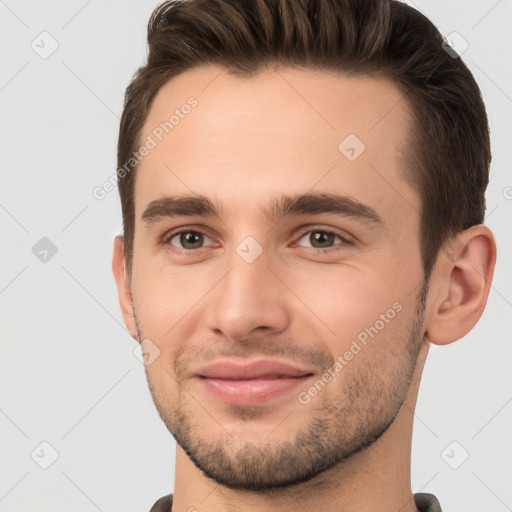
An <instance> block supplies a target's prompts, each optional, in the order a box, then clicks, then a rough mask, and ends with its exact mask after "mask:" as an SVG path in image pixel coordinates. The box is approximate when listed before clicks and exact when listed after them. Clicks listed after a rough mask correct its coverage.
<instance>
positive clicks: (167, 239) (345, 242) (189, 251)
mask: <svg viewBox="0 0 512 512" xmlns="http://www.w3.org/2000/svg"><path fill="white" fill-rule="evenodd" d="M183 233H195V234H201V235H205V236H207V237H208V238H210V237H209V236H208V235H207V234H206V233H205V232H203V231H200V230H198V229H180V230H178V231H172V232H170V233H167V234H166V235H164V238H163V240H162V243H163V244H164V245H167V246H168V247H167V249H168V250H169V251H170V252H172V253H174V254H178V255H180V256H181V255H185V256H192V254H193V253H195V252H197V251H199V250H200V249H204V247H199V248H197V249H178V248H176V247H174V246H173V245H171V244H170V241H171V240H172V239H173V238H174V237H175V236H177V235H181V234H183ZM308 233H323V234H327V235H334V236H337V237H338V238H340V239H341V240H342V243H341V246H342V247H338V248H334V247H330V248H327V249H317V248H315V247H311V249H312V250H313V251H315V252H316V253H317V254H320V253H321V254H329V253H331V252H336V251H338V250H342V248H343V246H345V245H353V243H354V242H352V241H351V240H349V239H348V238H347V237H346V235H345V234H343V233H341V232H339V231H335V230H329V229H318V228H314V229H309V230H307V231H304V232H303V233H302V234H301V235H300V237H299V238H298V241H300V240H302V239H303V238H304V236H305V235H307V234H308Z"/></svg>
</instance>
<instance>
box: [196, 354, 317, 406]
mask: <svg viewBox="0 0 512 512" xmlns="http://www.w3.org/2000/svg"><path fill="white" fill-rule="evenodd" d="M312 375H313V373H312V372H310V371H308V370H304V369H302V368H297V367H295V366H292V365H290V364H288V363H283V362H279V361H269V360H260V361H255V362H251V363H249V364H243V365H241V364H236V363H234V362H232V361H218V362H216V363H213V364H210V365H208V366H205V367H204V368H202V369H201V370H200V371H199V373H198V375H197V377H198V378H199V380H200V383H201V384H202V385H203V386H204V387H205V389H206V391H208V392H209V393H210V394H211V395H212V396H214V397H216V398H217V399H219V400H221V401H222V402H224V403H226V404H229V405H257V404H262V403H264V402H267V401H269V400H272V399H274V398H276V397H278V396H280V395H282V394H284V393H286V392H288V391H291V390H292V389H294V388H295V387H297V386H298V385H300V384H302V383H304V381H305V380H306V379H308V378H309V377H311V376H312Z"/></svg>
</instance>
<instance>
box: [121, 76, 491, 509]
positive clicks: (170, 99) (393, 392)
mask: <svg viewBox="0 0 512 512" xmlns="http://www.w3.org/2000/svg"><path fill="white" fill-rule="evenodd" d="M319 91H321V92H319ZM190 96H194V97H195V98H196V99H197V101H198V105H197V106H196V107H195V108H194V109H193V110H192V111H191V112H190V114H189V115H187V116H186V117H185V118H184V119H182V120H180V122H179V124H178V125H177V126H175V127H174V129H173V130H172V132H170V133H169V134H168V135H167V136H166V137H164V138H163V140H162V141H161V142H159V143H158V145H157V146H156V147H155V148H154V149H152V150H151V151H150V152H149V154H148V155H147V156H146V157H145V158H144V159H143V160H142V161H141V163H140V164H139V167H138V170H137V175H136V184H135V210H136V221H135V239H134V255H133V256H134V259H133V272H132V275H131V276H128V275H127V271H126V262H125V259H124V246H123V240H122V238H121V237H119V236H118V237H116V238H115V241H114V255H113V272H114V276H115V279H116V283H117V287H118V292H119V300H120V305H121V309H122V312H123V316H124V320H125V323H126V326H127V328H128V330H129V331H130V333H131V334H132V336H133V337H134V339H136V340H138V341H141V340H145V339H149V340H151V343H153V344H154V346H156V347H158V350H159V351H160V352H159V355H158V357H156V359H155V360H154V361H152V362H151V364H149V365H147V366H145V369H146V375H147V378H148V383H149V387H150V390H151V393H152V396H153V399H154V401H155V404H156V407H157V409H158V411H159V413H160V415H161V417H162V419H163V421H164V422H165V424H166V426H167V427H168V429H169V430H170V432H171V433H172V434H173V435H174V436H175V438H176V439H177V441H178V446H177V452H176V477H175V482H174V505H173V510H174V511H186V510H189V509H190V508H191V507H194V508H195V509H197V510H200V511H201V512H209V511H212V512H213V511H216V512H219V511H228V510H229V511H238V510H244V511H301V510H328V509H331V510H343V511H344V512H351V511H366V510H368V511H369V510H380V511H383V512H385V511H389V512H391V511H393V512H396V511H397V510H401V511H402V512H411V511H416V510H417V509H416V507H415V505H414V501H413V495H412V491H411V486H410V458H411V438H412V425H413V418H414V415H413V412H414V408H415V405H416V399H417V394H418V389H419V384H420V378H421V373H422V371H423V367H424V363H425V360H426V357H427V354H428V349H429V345H430V343H436V344H438V345H444V344H448V343H451V342H453V341H455V340H457V339H459V338H461V337H462V336H464V335H465V334H466V333H468V332H469V331H470V330H471V329H472V328H473V326H474V325H475V324H476V322H477V321H478V319H479V318H480V316H481V314H482V312H483V309H484V307H485V303H486V300H487V297H488V293H489V288H490V283H491V280H492V275H493V270H494V264H495V259H496V246H495V242H494V238H493V235H492V233H491V232H490V230H489V229H488V228H487V227H486V226H484V225H478V226H473V227H472V228H470V229H468V230H466V231H463V232H461V233H459V234H458V236H457V237H456V239H454V240H453V241H452V242H451V244H450V251H441V253H440V255H439V258H438V261H437V265H436V267H435V268H434V270H433V273H432V276H431V280H430V284H429V286H428V293H426V294H425V295H426V296H425V297H423V298H424V299H425V300H424V301H423V302H422V300H421V299H422V297H421V292H422V290H423V291H425V292H426V291H427V290H426V288H423V285H424V276H423V271H422V266H421V258H420V252H419V245H418V232H419V231H418V230H419V219H420V213H419V212H420V211H421V205H420V201H419V197H418V196H417V194H416V193H415V192H414V191H413V189H412V188H411V187H409V185H408V184H407V183H406V181H405V180H404V179H403V176H402V174H401V173H403V172H404V170H405V171H406V170H407V169H406V168H405V165H406V164H405V161H404V158H403V151H404V150H405V149H406V148H407V133H408V130H409V128H410V113H409V111H408V105H407V103H406V101H405V100H403V99H402V96H401V93H400V92H399V90H398V89H397V88H396V87H395V86H394V85H393V84H392V83H391V82H389V81H387V80H385V79H382V78H373V77H368V76H359V77H348V76H341V75H336V74H334V73H328V72H325V71H314V70H298V69H291V68H281V69H279V70H276V69H267V70H265V71H264V72H263V73H262V74H261V75H259V76H257V77H253V78H250V79H241V78H237V77H234V76H231V75H229V74H228V73H227V72H225V71H223V70H222V69H221V68H218V67H216V66H202V67H199V68H195V69H193V70H189V71H187V72H185V73H182V74H180V75H179V76H177V77H175V78H174V79H172V80H170V81H169V82H168V83H167V84H165V85H164V86H163V87H162V88H161V90H160V91H159V93H158V95H157V97H156V98H155V101H154V103H153V105H152V108H151V110H150V113H149V116H148V118H147V121H146V123H145V126H144V128H143V130H142V133H141V140H145V139H146V137H147V136H148V135H150V134H151V133H152V130H153V129H154V128H155V127H156V126H158V125H159V123H161V122H163V121H165V120H166V119H168V117H169V113H170V112H172V111H173V110H174V109H175V108H180V106H181V105H183V104H184V103H186V101H187V99H188V98H189V97H190ZM401 99H402V101H400V100H401ZM351 133H353V134H356V135H357V137H359V139H360V140H362V141H363V142H364V144H365V146H366V149H365V151H364V152H363V153H362V154H361V155H360V156H359V157H358V158H357V159H356V160H355V161H353V162H351V161H349V160H348V159H347V158H345V156H344V155H343V154H342V153H341V152H340V151H339V150H338V145H339V144H340V142H341V141H342V140H343V139H345V137H346V136H347V135H348V134H351ZM306 192H328V193H338V194H346V195H349V196H350V197H352V198H355V199H356V200H358V201H360V202H362V203H365V204H367V205H369V206H371V207H372V208H373V209H374V210H376V211H377V213H378V214H379V216H380V217H381V218H382V220H383V222H384V226H383V228H382V229H375V228H374V227H373V228H372V227H371V225H367V224H364V223H361V222H359V221H357V220H355V219H353V218H341V217H338V216H335V215H333V214H330V213H321V214H319V215H298V216H290V217H286V218H283V219H281V220H279V221H278V222H270V221H269V220H268V219H267V218H266V217H265V216H264V215H263V213H262V208H264V207H265V206H267V204H268V201H269V200H270V198H273V197H276V196H279V195H280V194H282V193H287V194H298V193H306ZM181 193H184V194H185V193H192V194H202V195H204V196H206V197H208V198H210V199H211V200H212V201H213V202H214V203H215V204H218V205H222V207H223V217H222V219H215V218H204V217H197V216H192V217H189V216H183V217H177V218H162V219H160V220H159V221H158V222H156V223H152V224H148V225H146V224H145V223H144V222H143V221H142V219H141V216H142V212H143V211H144V209H145V208H146V206H147V205H148V204H149V203H150V202H151V201H153V200H155V199H159V198H161V197H164V196H166V195H172V194H181ZM180 227H186V228H189V229H191V230H195V231H200V232H202V233H204V234H205V235H206V236H205V237H204V238H202V239H201V238H200V240H202V242H201V241H200V243H199V245H198V246H199V247H200V248H198V249H191V251H192V250H194V251H196V252H194V253H193V254H191V255H188V256H187V255H179V254H176V253H173V252H171V251H170V250H169V247H170V246H171V241H172V245H174V247H175V248H176V249H178V250H180V249H181V250H184V248H190V247H193V246H191V244H189V245H183V244H184V243H185V244H186V240H185V241H184V240H183V239H180V237H179V236H178V237H172V238H170V235H169V232H170V231H171V230H176V229H177V228H180ZM315 230H317V231H322V230H330V231H332V230H336V231H340V232H342V233H346V235H347V236H348V238H349V239H350V240H352V241H355V243H354V244H352V245H350V244H346V243H344V242H343V241H342V240H341V239H339V238H337V237H334V238H333V239H332V242H331V243H330V245H329V244H327V245H324V247H325V248H327V249H328V250H330V252H328V253H325V252H324V253H322V252H321V251H319V250H318V248H319V247H321V246H320V245H318V244H317V245H314V244H315V239H314V238H313V237H312V233H311V232H312V231H313V234H314V233H316V231H315ZM305 234H307V236H304V235H305ZM166 235H167V237H166ZM247 236H251V237H253V238H254V239H255V240H256V241H257V242H258V244H259V245H260V246H261V249H262V251H263V252H262V254H261V255H260V256H259V257H258V258H257V259H256V260H255V261H254V262H252V263H248V262H247V261H245V260H244V259H243V258H242V257H240V256H239V254H238V253H237V251H236V249H237V246H238V245H239V244H240V243H241V242H242V241H243V240H244V239H245V238H246V237H247ZM180 240H181V243H180ZM201 243H202V245H201ZM196 247H197V245H196ZM396 303H398V304H399V305H400V306H401V310H400V312H399V313H397V314H396V316H394V318H393V319H392V320H389V322H387V323H385V326H384V328H382V329H381V330H380V331H379V332H378V334H377V335H376V336H375V337H374V338H372V339H370V341H369V342H368V344H367V345H366V346H364V347H363V348H362V350H361V351H360V352H359V353H358V354H357V355H355V356H354V357H353V359H352V360H350V361H349V362H348V364H346V366H344V368H343V370H342V371H340V372H339V373H337V374H336V377H334V378H333V379H332V380H331V381H330V382H329V383H328V384H327V385H326V386H325V387H324V388H323V389H322V391H321V392H319V393H318V394H317V395H316V396H314V397H312V398H311V401H310V402H309V403H307V404H303V403H300V401H299V400H298V398H297V396H298V393H299V392H300V391H304V390H305V391H307V390H308V389H309V388H310V387H311V385H312V384H313V383H314V382H315V381H317V380H318V379H319V378H321V376H322V375H323V374H324V373H325V371H326V370H327V369H328V368H329V367H332V365H333V363H334V362H335V360H336V358H337V357H338V356H339V355H343V354H344V353H345V352H346V351H347V350H349V348H350V346H351V343H352V341H353V340H354V339H356V338H357V336H358V334H359V333H361V332H362V331H364V329H365V328H367V327H369V326H373V325H375V323H376V321H377V320H378V319H379V318H381V317H380V315H381V314H383V313H385V312H386V311H387V310H389V309H390V308H391V307H392V305H393V304H396ZM225 357H229V358H232V359H234V360H236V361H247V360H254V359H260V358H268V359H277V360H280V361H288V362H291V363H293V364H295V365H297V366H300V367H302V368H307V369H308V370H309V371H311V372H312V373H313V374H314V375H313V376H312V377H310V379H309V380H308V381H307V384H305V385H304V386H301V387H300V389H294V390H292V391H290V392H287V393H285V394H282V395H280V396H278V397H276V398H275V399H272V400H270V401H267V402H265V403H263V404H259V405H253V406H232V405H227V404H225V403H223V402H222V401H220V400H218V399H217V398H215V397H213V396H212V395H211V394H210V393H209V392H208V391H207V390H206V388H205V387H204V385H203V383H202V382H201V381H200V379H198V378H197V376H195V372H196V371H197V370H198V369H199V368H200V367H201V366H203V365H205V364H207V363H210V362H212V361H214V360H218V359H221V358H225Z"/></svg>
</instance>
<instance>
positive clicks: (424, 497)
mask: <svg viewBox="0 0 512 512" xmlns="http://www.w3.org/2000/svg"><path fill="white" fill-rule="evenodd" d="M414 503H415V504H416V507H417V508H418V510H419V511H420V512H442V510H441V505H440V504H439V500H438V499H437V498H436V497H435V496H434V495H433V494H430V493H428V492H418V493H416V494H415V495H414ZM171 509H172V494H168V495H167V496H164V497H162V498H160V499H159V500H158V501H157V502H156V503H155V504H154V505H153V506H152V507H151V510H150V511H149V512H171Z"/></svg>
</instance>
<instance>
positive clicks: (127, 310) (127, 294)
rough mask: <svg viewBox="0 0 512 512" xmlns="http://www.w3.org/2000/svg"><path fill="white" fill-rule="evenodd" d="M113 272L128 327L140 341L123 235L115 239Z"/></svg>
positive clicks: (133, 336)
mask: <svg viewBox="0 0 512 512" xmlns="http://www.w3.org/2000/svg"><path fill="white" fill-rule="evenodd" d="M112 272H113V274H114V278H115V280H116V285H117V293H118V296H119V305H120V306H121V313H122V315H123V319H124V323H125V325H126V328H127V329H128V331H129V332H130V334H131V336H132V338H133V339H134V340H136V341H138V336H137V334H136V333H137V332H138V331H137V324H136V322H135V313H134V308H133V298H132V293H131V286H130V279H129V276H128V274H127V272H126V261H125V257H124V241H123V238H122V237H121V236H116V237H115V239H114V251H113V256H112Z"/></svg>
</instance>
